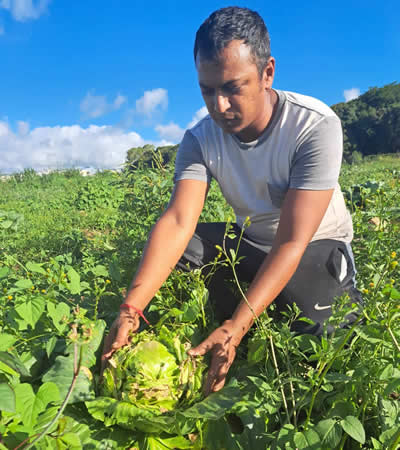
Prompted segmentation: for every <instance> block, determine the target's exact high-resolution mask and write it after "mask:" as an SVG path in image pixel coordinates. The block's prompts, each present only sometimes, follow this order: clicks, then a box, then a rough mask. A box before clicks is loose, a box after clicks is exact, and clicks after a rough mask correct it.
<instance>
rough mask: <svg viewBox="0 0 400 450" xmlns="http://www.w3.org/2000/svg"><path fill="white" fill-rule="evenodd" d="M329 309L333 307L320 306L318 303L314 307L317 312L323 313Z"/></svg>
mask: <svg viewBox="0 0 400 450" xmlns="http://www.w3.org/2000/svg"><path fill="white" fill-rule="evenodd" d="M329 308H331V305H327V306H319V303H316V304H315V305H314V309H316V310H317V311H323V310H324V309H329Z"/></svg>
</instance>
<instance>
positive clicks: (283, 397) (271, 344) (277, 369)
mask: <svg viewBox="0 0 400 450" xmlns="http://www.w3.org/2000/svg"><path fill="white" fill-rule="evenodd" d="M243 233H244V227H242V231H241V233H240V237H239V242H238V244H237V247H236V253H235V256H237V253H238V251H239V245H240V242H241V240H242V237H243ZM223 249H224V253H225V256H226V258H227V260H228V261H229V265H230V266H231V268H232V272H233V276H234V277H235V283H236V285H237V286H238V288H239V291H240V294H241V295H242V297H243V300H244V301H245V302H246V305H247V307H248V308H249V309H250V311H251V313H252V314H253V317H254V322H255V323H256V325H257V326H258V327H260V325H262V328H263V329H264V331H267V330H266V329H265V327H264V326H263V324H262V323H261V322H260V320H259V318H258V316H257V314H256V313H255V311H254V309H253V307H252V306H251V305H250V302H249V301H248V300H247V297H246V294H245V293H244V292H243V289H242V286H241V285H240V282H239V279H238V276H237V273H236V270H235V261H234V260H233V258H232V261H231V259H230V258H229V256H228V253H227V251H226V247H225V238H224V242H223ZM235 259H236V258H235ZM268 339H269V343H270V347H271V354H272V360H273V362H274V368H275V372H276V375H277V379H278V384H279V389H280V391H281V395H282V399H283V405H284V407H285V412H286V417H287V421H288V423H290V414H289V408H288V404H287V400H286V395H285V390H284V389H283V384H282V380H281V374H280V372H279V367H278V361H277V359H276V355H275V346H274V340H273V339H272V335H271V333H268Z"/></svg>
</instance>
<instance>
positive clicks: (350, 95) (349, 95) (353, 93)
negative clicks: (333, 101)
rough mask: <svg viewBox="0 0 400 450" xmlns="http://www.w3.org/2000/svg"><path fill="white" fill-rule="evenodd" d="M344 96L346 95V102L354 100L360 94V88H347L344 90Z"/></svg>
mask: <svg viewBox="0 0 400 450" xmlns="http://www.w3.org/2000/svg"><path fill="white" fill-rule="evenodd" d="M343 96H344V98H345V100H346V102H349V101H350V100H354V99H355V98H357V97H359V96H360V89H359V88H351V89H345V90H344V91H343Z"/></svg>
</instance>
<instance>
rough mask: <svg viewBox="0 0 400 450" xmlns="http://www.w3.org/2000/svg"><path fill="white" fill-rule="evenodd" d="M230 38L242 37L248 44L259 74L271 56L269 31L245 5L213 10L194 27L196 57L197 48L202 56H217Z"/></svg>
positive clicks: (210, 57)
mask: <svg viewBox="0 0 400 450" xmlns="http://www.w3.org/2000/svg"><path fill="white" fill-rule="evenodd" d="M233 40H240V41H243V43H244V44H246V45H248V46H249V48H250V50H251V54H252V56H253V58H254V63H255V64H256V66H257V69H258V72H259V74H260V77H261V75H262V73H263V71H264V69H265V67H266V65H267V63H268V60H269V58H270V56H271V49H270V40H269V34H268V30H267V27H266V25H265V23H264V21H263V19H262V18H261V16H260V15H259V14H258V13H256V12H255V11H252V10H251V9H248V8H239V7H237V6H229V7H228V8H221V9H218V10H217V11H214V12H213V13H212V14H211V15H210V17H208V19H206V20H205V21H204V22H203V23H202V25H201V26H200V28H199V29H198V30H197V33H196V40H195V43H194V59H195V61H196V57H197V53H198V52H199V50H200V51H201V55H202V57H205V58H206V59H209V60H215V59H217V58H218V56H219V54H220V53H221V51H222V50H223V49H224V48H225V47H227V46H228V44H229V43H230V42H231V41H233Z"/></svg>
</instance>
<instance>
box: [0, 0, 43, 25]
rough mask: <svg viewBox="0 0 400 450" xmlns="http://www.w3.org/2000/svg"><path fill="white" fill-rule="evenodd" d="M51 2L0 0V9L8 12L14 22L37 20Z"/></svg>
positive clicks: (40, 0)
mask: <svg viewBox="0 0 400 450" xmlns="http://www.w3.org/2000/svg"><path fill="white" fill-rule="evenodd" d="M50 2H51V0H0V8H3V9H6V10H8V11H10V14H11V15H12V16H13V17H14V19H15V20H18V21H20V22H25V21H26V20H30V19H32V20H33V19H38V18H39V17H40V16H41V15H42V14H44V13H45V12H46V11H47V6H48V5H49V4H50Z"/></svg>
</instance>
